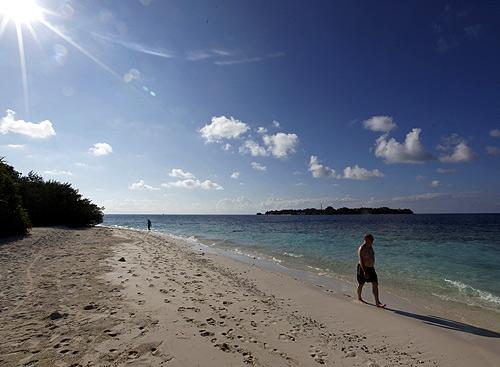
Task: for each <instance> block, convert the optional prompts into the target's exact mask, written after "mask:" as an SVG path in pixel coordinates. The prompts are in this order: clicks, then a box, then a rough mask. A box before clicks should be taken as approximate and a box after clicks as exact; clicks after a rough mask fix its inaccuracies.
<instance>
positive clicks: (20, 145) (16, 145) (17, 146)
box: [5, 144, 26, 149]
mask: <svg viewBox="0 0 500 367" xmlns="http://www.w3.org/2000/svg"><path fill="white" fill-rule="evenodd" d="M5 146H6V147H7V148H9V149H24V147H26V145H24V144H7V145H5Z"/></svg>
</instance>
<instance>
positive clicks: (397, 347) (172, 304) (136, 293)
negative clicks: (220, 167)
mask: <svg viewBox="0 0 500 367" xmlns="http://www.w3.org/2000/svg"><path fill="white" fill-rule="evenodd" d="M0 269H1V271H0V365H2V366H72V367H77V366H121V365H132V366H242V365H256V366H315V365H319V364H322V365H327V366H371V367H376V366H497V365H498V361H499V360H500V330H487V329H481V328H479V327H474V326H472V325H467V324H464V323H460V322H456V321H453V320H448V319H444V318H440V317H438V316H436V315H429V314H427V313H425V312H423V311H421V310H419V309H417V308H413V307H412V306H411V305H404V304H396V305H395V304H394V302H395V301H394V302H392V303H391V301H392V300H391V299H386V301H388V309H387V310H381V309H377V308H376V307H373V306H370V305H365V304H359V303H357V302H355V301H354V299H353V294H354V290H353V292H351V293H350V294H349V292H339V291H338V290H335V289H329V288H328V287H326V286H318V285H315V284H312V283H309V282H307V281H305V280H302V279H300V278H294V277H292V276H288V275H286V274H283V273H281V272H274V271H271V270H269V269H264V268H262V267H259V266H257V265H255V264H252V263H243V262H239V261H237V260H235V259H231V258H227V257H223V256H218V255H215V254H210V253H208V252H205V251H203V249H193V248H192V247H191V246H190V245H189V244H187V243H185V242H183V241H181V240H179V239H173V238H168V237H166V236H164V235H160V234H155V233H148V232H139V231H132V230H124V229H111V228H104V227H97V228H91V229H85V230H68V229H46V228H36V229H34V230H33V231H32V234H31V236H29V237H27V238H24V239H19V240H15V239H11V240H8V241H4V242H2V243H0ZM366 298H367V300H371V295H370V294H369V292H366ZM396 306H397V307H396Z"/></svg>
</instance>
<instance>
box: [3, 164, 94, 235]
mask: <svg viewBox="0 0 500 367" xmlns="http://www.w3.org/2000/svg"><path fill="white" fill-rule="evenodd" d="M103 209H104V208H102V207H99V206H97V205H96V204H94V203H92V202H91V201H90V200H89V199H87V198H84V197H83V196H82V195H81V194H80V193H79V191H78V190H77V189H75V188H73V187H72V186H71V184H70V183H67V182H66V183H62V182H58V181H55V180H47V181H46V180H44V179H43V177H42V176H40V175H38V174H36V173H35V172H33V171H32V172H30V173H29V174H28V175H27V176H22V175H21V174H20V173H19V172H17V171H15V169H14V168H13V167H11V166H9V165H8V164H7V163H5V162H4V160H3V158H2V159H1V160H0V218H2V220H1V221H0V222H1V223H0V236H8V235H15V234H18V235H24V234H26V233H27V232H28V230H29V228H30V226H31V225H33V226H58V225H61V226H68V227H84V226H92V225H96V224H99V223H102V220H103Z"/></svg>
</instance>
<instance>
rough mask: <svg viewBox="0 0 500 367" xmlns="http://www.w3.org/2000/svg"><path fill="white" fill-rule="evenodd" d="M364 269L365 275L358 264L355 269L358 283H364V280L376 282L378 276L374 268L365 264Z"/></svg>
mask: <svg viewBox="0 0 500 367" xmlns="http://www.w3.org/2000/svg"><path fill="white" fill-rule="evenodd" d="M365 271H366V275H365V274H363V270H362V269H361V265H359V264H358V271H357V277H358V283H359V284H365V283H366V282H368V283H377V284H378V277H377V273H376V272H375V268H371V267H368V266H365Z"/></svg>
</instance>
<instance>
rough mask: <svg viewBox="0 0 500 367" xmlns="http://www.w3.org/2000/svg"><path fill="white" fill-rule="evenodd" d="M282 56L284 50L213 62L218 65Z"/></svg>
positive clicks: (258, 60)
mask: <svg viewBox="0 0 500 367" xmlns="http://www.w3.org/2000/svg"><path fill="white" fill-rule="evenodd" d="M283 56H285V53H284V52H274V53H270V54H266V55H263V56H255V57H246V58H242V59H234V60H218V61H215V62H214V64H215V65H220V66H224V65H238V64H248V63H252V62H260V61H264V60H268V59H275V58H277V57H283Z"/></svg>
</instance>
